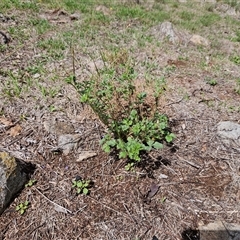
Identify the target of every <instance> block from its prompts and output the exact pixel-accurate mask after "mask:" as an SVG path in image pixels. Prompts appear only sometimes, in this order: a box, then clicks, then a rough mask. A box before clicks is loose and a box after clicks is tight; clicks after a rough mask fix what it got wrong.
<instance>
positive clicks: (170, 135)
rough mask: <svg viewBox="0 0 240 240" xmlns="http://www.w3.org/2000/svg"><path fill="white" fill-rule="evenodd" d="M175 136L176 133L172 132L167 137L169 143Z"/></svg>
mask: <svg viewBox="0 0 240 240" xmlns="http://www.w3.org/2000/svg"><path fill="white" fill-rule="evenodd" d="M174 138H175V135H174V134H173V133H170V134H168V135H167V136H166V137H165V139H166V141H167V142H168V143H170V142H172V141H173V139H174Z"/></svg>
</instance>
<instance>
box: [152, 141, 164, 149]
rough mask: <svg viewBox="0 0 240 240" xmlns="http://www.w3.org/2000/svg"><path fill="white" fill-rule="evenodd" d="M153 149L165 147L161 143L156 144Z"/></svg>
mask: <svg viewBox="0 0 240 240" xmlns="http://www.w3.org/2000/svg"><path fill="white" fill-rule="evenodd" d="M153 147H154V148H155V149H162V148H163V145H162V143H160V142H155V143H154V144H153Z"/></svg>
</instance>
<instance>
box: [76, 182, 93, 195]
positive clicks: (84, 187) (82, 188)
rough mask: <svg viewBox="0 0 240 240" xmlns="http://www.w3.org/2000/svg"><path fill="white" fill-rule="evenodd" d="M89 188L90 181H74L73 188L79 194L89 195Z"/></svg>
mask: <svg viewBox="0 0 240 240" xmlns="http://www.w3.org/2000/svg"><path fill="white" fill-rule="evenodd" d="M89 187H90V181H89V180H82V179H80V180H76V179H74V180H72V188H75V189H76V192H77V194H80V193H83V194H84V195H87V194H88V193H89Z"/></svg>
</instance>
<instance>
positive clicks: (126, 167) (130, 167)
mask: <svg viewBox="0 0 240 240" xmlns="http://www.w3.org/2000/svg"><path fill="white" fill-rule="evenodd" d="M133 169H134V163H133V162H131V163H128V164H127V165H126V166H125V170H126V171H131V170H133Z"/></svg>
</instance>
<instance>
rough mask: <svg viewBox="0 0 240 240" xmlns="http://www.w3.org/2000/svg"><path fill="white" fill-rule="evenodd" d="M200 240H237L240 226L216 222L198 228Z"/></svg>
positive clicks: (239, 235)
mask: <svg viewBox="0 0 240 240" xmlns="http://www.w3.org/2000/svg"><path fill="white" fill-rule="evenodd" d="M199 231H200V240H239V239H240V225H239V224H233V223H226V222H222V221H216V222H213V223H209V224H207V225H203V226H199Z"/></svg>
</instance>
